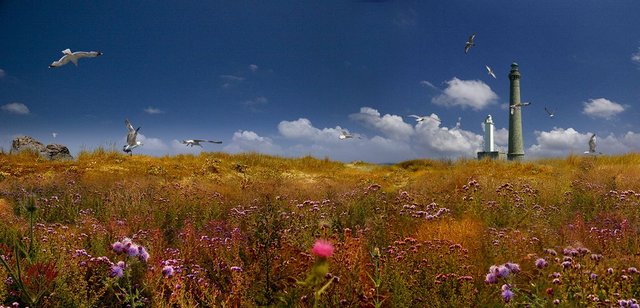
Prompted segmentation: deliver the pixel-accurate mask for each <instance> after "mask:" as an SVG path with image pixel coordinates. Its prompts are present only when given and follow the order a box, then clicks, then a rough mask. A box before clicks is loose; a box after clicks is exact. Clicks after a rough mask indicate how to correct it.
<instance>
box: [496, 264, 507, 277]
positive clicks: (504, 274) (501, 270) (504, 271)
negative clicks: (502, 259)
mask: <svg viewBox="0 0 640 308" xmlns="http://www.w3.org/2000/svg"><path fill="white" fill-rule="evenodd" d="M507 275H509V268H508V267H506V266H504V265H500V266H498V278H500V277H507Z"/></svg>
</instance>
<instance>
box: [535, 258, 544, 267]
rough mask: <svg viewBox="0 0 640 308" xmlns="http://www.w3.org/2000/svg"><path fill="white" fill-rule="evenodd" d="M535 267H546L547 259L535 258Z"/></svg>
mask: <svg viewBox="0 0 640 308" xmlns="http://www.w3.org/2000/svg"><path fill="white" fill-rule="evenodd" d="M535 264H536V267H537V268H539V269H543V268H545V267H547V261H546V260H545V259H543V258H540V259H538V260H536V263H535Z"/></svg>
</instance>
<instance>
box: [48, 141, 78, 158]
mask: <svg viewBox="0 0 640 308" xmlns="http://www.w3.org/2000/svg"><path fill="white" fill-rule="evenodd" d="M47 154H48V155H49V159H51V160H58V159H73V156H71V153H70V152H69V148H67V147H66V146H64V145H62V144H57V143H54V144H49V145H47Z"/></svg>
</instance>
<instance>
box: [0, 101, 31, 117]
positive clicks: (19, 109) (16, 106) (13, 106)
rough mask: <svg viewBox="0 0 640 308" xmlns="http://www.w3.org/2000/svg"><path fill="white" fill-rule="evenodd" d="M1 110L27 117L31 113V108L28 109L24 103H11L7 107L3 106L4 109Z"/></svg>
mask: <svg viewBox="0 0 640 308" xmlns="http://www.w3.org/2000/svg"><path fill="white" fill-rule="evenodd" d="M0 108H1V109H2V110H4V111H6V112H8V113H13V114H19V115H27V114H29V112H30V111H29V107H27V105H25V104H23V103H10V104H6V105H2V107H0Z"/></svg>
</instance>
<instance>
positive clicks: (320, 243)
mask: <svg viewBox="0 0 640 308" xmlns="http://www.w3.org/2000/svg"><path fill="white" fill-rule="evenodd" d="M311 252H312V253H313V254H314V255H316V256H318V257H320V258H328V257H331V255H332V254H333V245H331V243H330V242H328V241H325V240H317V241H316V242H315V244H313V248H312V249H311Z"/></svg>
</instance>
